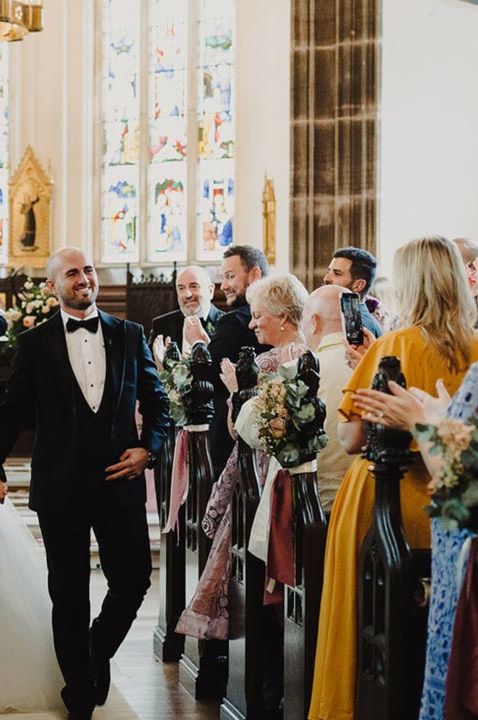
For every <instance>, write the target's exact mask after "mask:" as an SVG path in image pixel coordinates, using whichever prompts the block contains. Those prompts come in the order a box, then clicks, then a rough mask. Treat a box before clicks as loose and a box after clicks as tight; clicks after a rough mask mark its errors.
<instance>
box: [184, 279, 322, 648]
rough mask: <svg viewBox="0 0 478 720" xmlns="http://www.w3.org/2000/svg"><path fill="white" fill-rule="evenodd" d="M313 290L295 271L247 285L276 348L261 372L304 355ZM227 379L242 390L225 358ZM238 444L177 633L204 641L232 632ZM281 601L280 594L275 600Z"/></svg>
mask: <svg viewBox="0 0 478 720" xmlns="http://www.w3.org/2000/svg"><path fill="white" fill-rule="evenodd" d="M307 296H308V293H307V290H306V289H305V287H304V286H303V285H302V283H300V282H299V280H297V278H296V277H294V275H291V274H284V275H269V276H267V277H265V278H261V279H260V280H256V281H255V282H254V283H252V285H250V286H249V287H248V289H247V293H246V298H247V301H248V303H249V304H250V306H251V315H252V319H251V322H250V323H249V327H250V328H251V330H254V332H255V333H256V335H257V339H258V341H259V343H260V344H262V345H271V346H272V347H271V349H270V350H268V351H267V352H264V353H261V354H260V355H258V356H257V358H256V360H257V364H258V366H259V369H260V371H261V373H271V372H275V371H276V370H277V368H278V367H279V365H281V364H282V363H284V362H287V361H289V360H291V359H294V358H298V357H300V356H301V355H302V354H303V353H304V352H305V351H306V350H307V347H306V345H305V342H304V337H303V335H302V330H301V321H302V312H303V309H304V304H305V301H306V299H307ZM221 368H222V376H221V377H222V378H223V381H224V383H225V385H226V386H227V388H228V390H229V391H230V392H231V393H233V392H234V391H235V390H237V381H236V377H235V371H234V365H233V364H232V363H231V362H230V360H227V359H226V360H223V362H222V365H221ZM256 460H257V470H258V475H259V481H260V482H261V483H262V484H263V483H264V481H265V479H266V475H267V470H268V465H269V457H268V456H267V455H266V454H265V453H263V452H261V451H259V452H258V453H257V456H256ZM238 469H239V468H238V447H237V443H236V444H235V445H234V447H233V450H232V452H231V454H230V455H229V458H228V460H227V463H226V466H225V468H224V470H223V472H222V473H221V475H220V477H219V479H218V481H217V482H216V483H214V485H213V488H212V491H211V496H210V499H209V502H208V505H207V508H206V512H205V515H204V518H203V519H202V523H201V526H202V529H203V530H204V532H205V533H206V535H207V536H208V537H209V538H210V539H213V543H212V547H211V551H210V553H209V557H208V560H207V563H206V566H205V568H204V571H203V573H202V575H201V577H200V579H199V582H198V584H197V586H196V589H195V591H194V593H193V596H192V598H191V600H190V602H189V603H188V606H187V607H186V609H185V610H184V611H183V613H182V615H181V617H180V619H179V622H178V624H177V627H176V632H178V633H183V634H185V635H191V636H193V637H198V638H200V639H218V640H225V639H227V637H228V632H229V610H228V585H229V576H230V570H231V567H230V565H231V512H230V502H231V498H232V494H233V491H234V486H235V484H236V482H237V481H238ZM275 599H276V601H277V598H275Z"/></svg>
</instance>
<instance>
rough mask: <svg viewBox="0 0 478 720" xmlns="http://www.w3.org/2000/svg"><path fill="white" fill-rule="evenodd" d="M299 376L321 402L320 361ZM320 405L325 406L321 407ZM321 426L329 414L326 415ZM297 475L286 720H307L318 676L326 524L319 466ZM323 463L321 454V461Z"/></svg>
mask: <svg viewBox="0 0 478 720" xmlns="http://www.w3.org/2000/svg"><path fill="white" fill-rule="evenodd" d="M298 370H299V373H300V374H301V375H302V379H303V380H304V382H305V383H306V384H307V385H309V396H310V397H314V398H316V397H317V391H318V387H319V386H318V379H319V378H318V375H317V377H315V376H314V373H318V372H319V361H318V359H317V358H316V357H314V356H313V355H312V354H306V355H305V356H303V358H301V359H300V360H299V368H298ZM319 402H320V401H319ZM318 415H319V417H320V418H321V426H322V427H323V423H324V420H325V413H324V414H323V415H321V413H320V411H319V413H318ZM310 461H313V462H309V465H310V467H309V468H308V469H307V470H306V469H305V468H304V470H302V471H301V472H300V473H297V472H296V471H295V469H294V468H290V473H291V478H292V493H293V506H294V548H295V587H289V586H286V587H285V597H284V720H307V715H308V711H309V705H310V697H311V693H312V681H313V676H314V662H315V649H316V644H317V628H318V622H319V610H320V596H321V593H322V582H323V575H324V556H325V542H326V538H327V521H326V518H325V514H324V511H323V509H322V505H321V503H320V498H319V493H318V489H317V465H316V463H317V461H315V459H314V458H313V457H311V458H310ZM318 462H320V454H319V457H318Z"/></svg>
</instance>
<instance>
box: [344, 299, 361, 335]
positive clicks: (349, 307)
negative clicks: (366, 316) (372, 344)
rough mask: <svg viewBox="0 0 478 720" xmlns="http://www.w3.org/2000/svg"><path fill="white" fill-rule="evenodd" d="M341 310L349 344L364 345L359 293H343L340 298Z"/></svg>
mask: <svg viewBox="0 0 478 720" xmlns="http://www.w3.org/2000/svg"><path fill="white" fill-rule="evenodd" d="M340 309H341V310H342V322H343V327H344V332H345V337H346V338H347V342H348V343H350V345H363V326H362V315H361V314H360V298H359V296H358V295H357V293H343V295H341V296H340Z"/></svg>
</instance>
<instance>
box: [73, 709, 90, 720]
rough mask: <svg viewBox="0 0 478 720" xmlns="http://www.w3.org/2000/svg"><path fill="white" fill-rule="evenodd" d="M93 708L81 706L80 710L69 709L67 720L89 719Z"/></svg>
mask: <svg viewBox="0 0 478 720" xmlns="http://www.w3.org/2000/svg"><path fill="white" fill-rule="evenodd" d="M92 715H93V710H87V709H85V708H82V709H81V710H69V711H68V720H91V716H92Z"/></svg>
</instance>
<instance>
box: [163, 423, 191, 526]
mask: <svg viewBox="0 0 478 720" xmlns="http://www.w3.org/2000/svg"><path fill="white" fill-rule="evenodd" d="M188 489H189V466H188V431H187V430H184V428H180V429H179V431H178V434H177V436H176V445H175V447H174V456H173V467H172V472H171V493H170V496H169V514H168V521H167V523H166V527H165V528H164V532H170V531H171V530H175V531H176V532H178V531H179V527H178V515H179V508H180V507H181V505H182V504H183V503H184V502H185V500H186V498H187V496H188Z"/></svg>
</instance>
